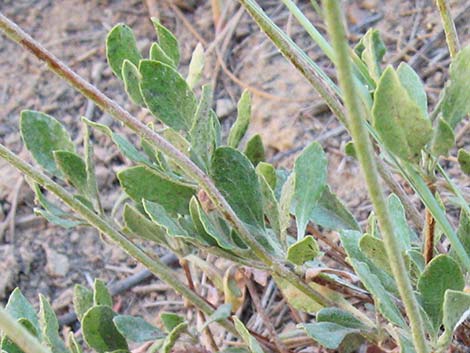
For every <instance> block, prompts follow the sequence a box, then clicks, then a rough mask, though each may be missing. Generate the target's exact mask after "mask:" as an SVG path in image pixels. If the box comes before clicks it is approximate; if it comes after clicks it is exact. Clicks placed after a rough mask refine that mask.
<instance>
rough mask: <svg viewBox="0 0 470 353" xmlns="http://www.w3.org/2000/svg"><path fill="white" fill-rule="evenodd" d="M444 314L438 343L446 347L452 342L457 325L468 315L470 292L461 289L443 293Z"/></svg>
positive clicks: (469, 313) (469, 312) (469, 310)
mask: <svg viewBox="0 0 470 353" xmlns="http://www.w3.org/2000/svg"><path fill="white" fill-rule="evenodd" d="M442 309H443V312H444V316H443V319H442V323H443V325H444V330H445V331H444V333H443V334H442V335H441V337H439V341H438V342H439V345H440V346H441V347H443V348H446V347H447V346H448V345H449V344H450V343H451V342H452V336H453V335H454V331H455V330H456V329H457V327H458V326H459V325H460V324H462V323H463V322H464V321H465V320H466V319H467V318H468V316H469V315H470V294H468V293H464V292H461V291H455V290H451V289H449V290H447V291H446V292H445V295H444V304H443V308H442Z"/></svg>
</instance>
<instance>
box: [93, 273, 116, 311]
mask: <svg viewBox="0 0 470 353" xmlns="http://www.w3.org/2000/svg"><path fill="white" fill-rule="evenodd" d="M93 303H94V305H95V306H97V305H106V306H109V307H110V308H111V307H112V306H113V297H111V294H110V293H109V290H108V288H107V287H106V284H105V283H104V282H103V281H102V280H100V279H95V283H93Z"/></svg>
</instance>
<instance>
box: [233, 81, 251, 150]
mask: <svg viewBox="0 0 470 353" xmlns="http://www.w3.org/2000/svg"><path fill="white" fill-rule="evenodd" d="M237 110H238V115H237V120H235V123H234V124H233V126H232V128H231V129H230V133H229V135H228V139H227V145H229V146H230V147H233V148H237V147H238V145H239V144H240V141H241V139H242V138H243V136H245V133H246V130H248V125H249V124H250V119H251V95H250V92H249V91H247V90H245V91H243V93H242V96H241V97H240V100H239V101H238V106H237Z"/></svg>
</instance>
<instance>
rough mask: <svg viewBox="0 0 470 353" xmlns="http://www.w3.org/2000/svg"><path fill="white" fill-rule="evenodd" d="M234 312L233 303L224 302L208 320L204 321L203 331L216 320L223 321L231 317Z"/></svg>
mask: <svg viewBox="0 0 470 353" xmlns="http://www.w3.org/2000/svg"><path fill="white" fill-rule="evenodd" d="M231 313H232V305H231V304H222V305H221V306H219V307H218V308H217V310H216V311H214V312H213V313H212V315H210V316H209V317H208V318H207V319H206V322H204V325H202V327H201V331H202V330H203V329H204V328H205V327H206V326H207V325H209V324H211V323H213V322H216V321H221V320H225V319H227V318H228V317H230V314H231Z"/></svg>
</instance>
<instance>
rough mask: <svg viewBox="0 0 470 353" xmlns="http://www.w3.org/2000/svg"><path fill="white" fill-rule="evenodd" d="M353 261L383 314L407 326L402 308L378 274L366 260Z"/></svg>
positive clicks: (396, 322)
mask: <svg viewBox="0 0 470 353" xmlns="http://www.w3.org/2000/svg"><path fill="white" fill-rule="evenodd" d="M351 263H352V265H353V267H354V270H355V272H356V274H357V275H358V276H359V278H360V279H361V282H362V283H363V284H364V287H366V289H367V290H368V291H369V292H370V293H371V294H372V296H373V297H374V301H375V302H376V305H377V306H378V309H379V310H380V312H381V313H382V315H383V316H384V317H385V318H387V319H388V320H390V321H391V322H393V323H394V324H396V325H398V326H400V327H402V328H406V327H407V325H406V323H405V320H404V319H403V316H402V315H401V312H400V309H399V308H398V307H397V306H396V304H395V302H394V299H393V298H392V296H391V295H390V293H389V292H388V291H387V290H386V289H385V288H384V286H383V285H382V283H381V282H380V280H379V278H378V277H377V276H376V274H374V273H373V272H372V271H371V269H370V268H369V266H368V265H367V264H365V263H364V262H360V261H356V260H351Z"/></svg>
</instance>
